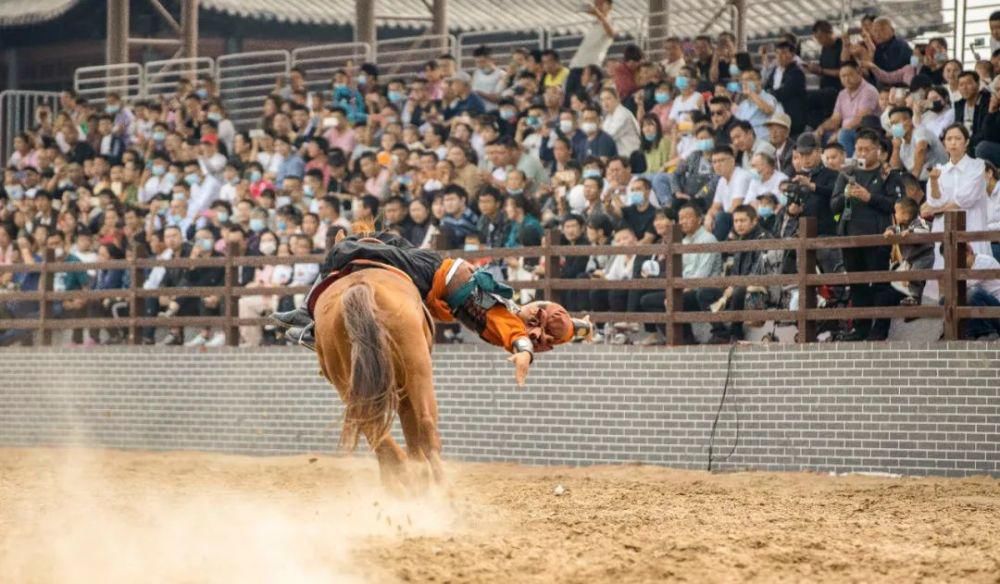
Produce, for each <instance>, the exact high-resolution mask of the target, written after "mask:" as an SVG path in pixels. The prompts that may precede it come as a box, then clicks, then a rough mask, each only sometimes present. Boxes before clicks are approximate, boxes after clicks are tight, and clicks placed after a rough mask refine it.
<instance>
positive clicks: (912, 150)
mask: <svg viewBox="0 0 1000 584" xmlns="http://www.w3.org/2000/svg"><path fill="white" fill-rule="evenodd" d="M889 119H890V121H891V123H892V127H891V133H892V159H891V164H892V166H893V167H894V168H905V169H906V170H907V171H909V172H910V173H911V174H913V175H914V176H916V177H917V178H918V179H919V180H920V181H921V182H924V181H926V180H927V174H928V172H930V169H932V168H934V167H935V166H937V165H939V164H944V163H945V162H947V159H948V153H947V152H945V151H944V146H943V145H942V144H941V140H939V139H938V137H937V136H935V135H934V134H931V133H930V132H929V131H928V130H927V129H925V128H920V127H914V125H913V110H911V109H910V108H908V107H897V108H893V109H892V110H890V112H889Z"/></svg>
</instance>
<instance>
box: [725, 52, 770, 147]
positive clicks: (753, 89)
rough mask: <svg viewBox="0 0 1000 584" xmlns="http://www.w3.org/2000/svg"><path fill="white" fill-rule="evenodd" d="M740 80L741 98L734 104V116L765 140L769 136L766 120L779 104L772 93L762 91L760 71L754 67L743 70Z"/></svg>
mask: <svg viewBox="0 0 1000 584" xmlns="http://www.w3.org/2000/svg"><path fill="white" fill-rule="evenodd" d="M740 80H741V88H740V89H741V91H742V93H741V94H740V95H741V96H742V99H741V100H740V102H739V105H737V106H736V112H735V115H734V117H736V118H737V119H740V120H744V121H747V122H749V123H750V125H752V126H753V129H754V133H755V134H756V135H757V137H758V138H760V139H761V140H767V139H768V137H769V136H770V130H768V127H767V121H768V120H769V119H771V116H772V115H773V114H774V113H775V112H778V111H781V105H780V104H779V103H778V100H777V99H776V98H775V97H774V96H773V95H771V94H770V93H768V92H766V91H764V89H763V87H762V86H761V82H760V73H759V72H757V71H756V70H755V69H750V70H748V71H743V72H742V73H741V74H740Z"/></svg>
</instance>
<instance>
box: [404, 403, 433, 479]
mask: <svg viewBox="0 0 1000 584" xmlns="http://www.w3.org/2000/svg"><path fill="white" fill-rule="evenodd" d="M398 414H399V423H400V425H401V426H402V427H403V437H404V438H405V439H406V452H407V454H408V455H409V462H410V467H411V468H413V469H415V470H416V471H417V477H416V478H418V479H419V481H420V484H419V485H418V486H419V488H420V489H421V490H423V489H426V488H427V486H428V485H429V484H430V472H429V469H428V466H427V458H426V457H425V456H424V451H423V448H422V444H421V440H420V424H419V421H418V420H417V414H416V412H415V411H414V409H413V404H412V403H411V402H410V399H409V397H408V396H407V397H404V398H403V399H402V400H400V402H399V410H398Z"/></svg>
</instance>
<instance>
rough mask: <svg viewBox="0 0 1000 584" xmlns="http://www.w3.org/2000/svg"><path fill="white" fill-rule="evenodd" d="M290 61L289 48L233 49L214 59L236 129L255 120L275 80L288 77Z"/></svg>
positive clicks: (251, 125) (228, 109) (221, 88)
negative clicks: (268, 49) (241, 51)
mask: <svg viewBox="0 0 1000 584" xmlns="http://www.w3.org/2000/svg"><path fill="white" fill-rule="evenodd" d="M290 61H291V58H290V55H289V54H288V51H254V52H250V53H236V54H233V55H223V56H221V57H219V58H218V59H217V61H216V80H217V81H218V84H219V95H220V96H221V97H222V104H223V106H225V108H226V111H227V112H228V113H229V119H230V120H232V122H233V124H234V125H235V126H236V127H237V129H247V128H250V127H253V126H254V125H255V124H256V122H257V120H258V118H260V114H261V108H262V106H263V104H264V99H265V98H266V97H267V96H268V95H270V94H271V92H272V91H273V90H274V87H275V80H277V79H278V78H279V77H282V78H287V76H288V70H289V68H290V65H289V62H290Z"/></svg>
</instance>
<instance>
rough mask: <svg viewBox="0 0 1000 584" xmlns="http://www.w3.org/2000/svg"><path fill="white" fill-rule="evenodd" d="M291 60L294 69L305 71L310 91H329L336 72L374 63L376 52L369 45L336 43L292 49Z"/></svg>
mask: <svg viewBox="0 0 1000 584" xmlns="http://www.w3.org/2000/svg"><path fill="white" fill-rule="evenodd" d="M291 59H292V63H291V66H292V67H298V68H300V69H302V70H303V71H305V73H306V87H308V88H309V90H310V91H329V89H330V81H331V80H332V79H333V72H334V71H336V70H337V69H343V68H346V67H347V66H348V65H352V64H353V65H354V66H355V67H357V66H359V65H361V63H364V62H366V61H374V60H375V52H374V50H373V49H372V46H371V45H369V44H368V43H334V44H329V45H316V46H311V47H299V48H297V49H292V52H291Z"/></svg>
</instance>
